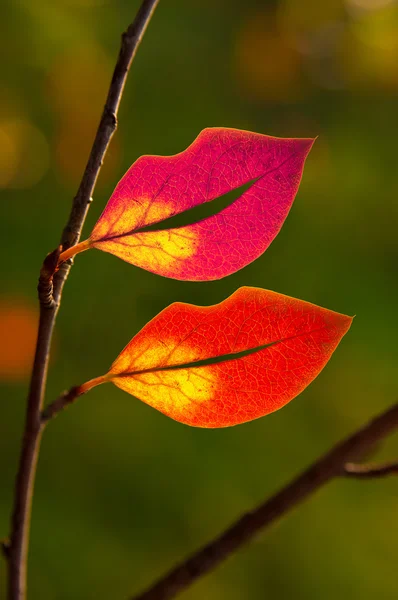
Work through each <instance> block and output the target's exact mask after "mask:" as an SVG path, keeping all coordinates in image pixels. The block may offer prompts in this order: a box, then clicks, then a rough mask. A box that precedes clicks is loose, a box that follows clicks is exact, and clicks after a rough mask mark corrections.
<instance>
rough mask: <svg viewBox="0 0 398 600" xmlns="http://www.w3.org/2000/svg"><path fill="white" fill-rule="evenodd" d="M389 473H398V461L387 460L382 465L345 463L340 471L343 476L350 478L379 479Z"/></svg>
mask: <svg viewBox="0 0 398 600" xmlns="http://www.w3.org/2000/svg"><path fill="white" fill-rule="evenodd" d="M389 475H398V462H388V463H384V464H382V465H359V464H356V463H347V464H346V465H345V466H344V471H343V473H342V476H343V477H350V478H351V479H380V478H381V477H388V476H389Z"/></svg>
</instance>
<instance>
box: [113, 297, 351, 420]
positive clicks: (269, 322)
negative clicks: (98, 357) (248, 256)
mask: <svg viewBox="0 0 398 600" xmlns="http://www.w3.org/2000/svg"><path fill="white" fill-rule="evenodd" d="M351 322H352V318H351V317H348V316H346V315H342V314H339V313H336V312H333V311H331V310H327V309H325V308H321V307H319V306H315V305H314V304H310V303H308V302H304V301H302V300H296V299H294V298H290V297H288V296H284V295H282V294H277V293H275V292H271V291H268V290H262V289H259V288H250V287H242V288H240V289H239V290H237V291H236V292H235V293H234V294H232V296H230V297H229V298H227V299H226V300H224V301H223V302H221V303H220V304H216V305H214V306H208V307H201V306H194V305H191V304H182V303H175V304H171V305H170V306H169V307H168V308H166V309H165V310H163V311H162V312H161V313H159V314H158V315H157V316H156V317H155V318H154V319H152V321H150V322H149V323H148V324H147V325H145V327H144V328H143V329H142V330H141V331H140V332H139V333H138V334H137V335H136V336H135V337H134V338H133V339H132V340H131V342H130V343H129V344H128V345H127V346H126V347H125V348H124V350H123V351H122V352H121V354H120V355H119V356H118V358H117V359H116V360H115V362H114V363H113V365H112V367H111V369H110V371H109V373H108V374H107V375H105V377H104V378H103V379H102V380H101V381H104V380H105V381H109V380H110V381H112V382H113V383H114V384H115V385H117V386H118V387H120V388H121V389H123V390H125V391H126V392H129V393H130V394H132V395H134V396H136V397H137V398H139V399H141V400H143V401H144V402H146V403H147V404H150V405H151V406H153V407H154V408H156V409H158V410H160V411H161V412H163V413H165V414H166V415H168V416H169V417H172V418H173V419H176V420H177V421H181V422H182V423H186V424H188V425H194V426H197V427H227V426H230V425H236V424H238V423H243V422H245V421H251V420H252V419H256V418H258V417H262V416H264V415H266V414H268V413H271V412H273V411H275V410H277V409H279V408H281V407H282V406H284V405H285V404H287V403H288V402H289V401H290V400H292V399H293V398H294V397H295V396H297V394H299V393H300V392H302V391H303V389H304V388H305V387H307V385H308V384H309V383H310V382H311V381H312V380H313V379H314V378H315V377H316V376H317V375H318V373H319V372H320V371H321V370H322V369H323V367H324V366H325V364H326V363H327V361H328V360H329V358H330V356H331V355H332V353H333V351H334V350H335V348H336V346H337V345H338V343H339V342H340V340H341V338H342V337H343V335H344V334H345V333H346V332H347V331H348V329H349V327H350V325H351ZM205 363H210V364H205Z"/></svg>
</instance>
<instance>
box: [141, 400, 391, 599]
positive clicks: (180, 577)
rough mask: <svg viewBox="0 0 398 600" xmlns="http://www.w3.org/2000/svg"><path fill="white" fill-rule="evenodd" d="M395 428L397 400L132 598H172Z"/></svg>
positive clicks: (340, 471) (336, 474)
mask: <svg viewBox="0 0 398 600" xmlns="http://www.w3.org/2000/svg"><path fill="white" fill-rule="evenodd" d="M397 428H398V404H395V405H394V406H392V407H391V408H390V409H388V410H387V411H386V412H384V413H382V414H381V415H379V416H378V417H376V418H375V419H373V420H372V421H370V423H368V424H367V425H365V426H364V427H362V428H361V429H359V430H358V431H357V432H355V433H354V434H353V435H351V436H350V437H348V438H346V439H345V440H343V441H342V442H340V443H338V444H337V445H336V446H334V447H333V448H332V449H331V450H330V451H329V452H327V453H326V454H325V455H324V456H322V457H321V458H320V459H318V460H317V461H316V462H315V463H313V464H312V466H310V467H309V468H308V469H307V470H306V471H304V472H303V473H302V474H301V475H299V476H298V477H297V478H296V479H294V480H293V481H292V482H291V483H289V484H288V485H286V486H285V487H284V488H282V489H281V490H280V491H279V492H278V493H277V494H275V495H274V496H272V497H271V498H269V499H268V500H266V501H265V502H264V503H263V504H261V505H260V506H259V507H257V508H255V509H254V510H252V511H251V512H249V513H247V514H245V515H243V517H241V518H240V519H239V520H238V521H236V522H235V523H234V524H233V525H232V526H231V527H229V528H228V529H226V530H225V531H224V532H223V533H222V534H221V535H220V536H218V537H217V538H215V539H214V540H213V541H211V542H210V543H209V544H207V545H206V546H204V547H203V548H201V549H199V550H198V551H197V552H195V553H194V554H193V555H192V556H190V557H189V558H188V559H187V560H185V561H184V562H182V563H181V564H179V565H178V566H177V567H175V568H174V569H172V570H171V571H170V572H169V573H168V574H166V575H165V576H164V577H163V578H162V579H160V580H159V581H158V582H156V583H155V584H154V585H153V586H151V587H150V588H148V589H147V590H146V591H144V592H143V593H141V594H138V595H137V596H134V598H132V600H170V598H174V597H175V596H177V595H178V594H179V593H180V592H182V591H183V590H184V589H186V588H187V587H189V586H190V585H192V584H193V583H194V582H195V581H196V580H197V579H199V578H200V577H202V576H203V575H205V574H206V573H208V572H209V571H211V570H212V569H214V568H215V567H217V565H219V564H220V563H221V562H223V561H224V560H226V559H227V558H228V557H229V556H231V554H232V553H233V552H235V551H236V550H238V549H239V548H241V547H242V546H243V545H244V544H245V543H247V542H249V541H250V540H251V539H252V538H253V537H254V536H255V535H256V534H257V533H259V531H261V530H263V529H265V528H266V527H268V526H269V525H271V524H272V523H274V522H275V521H277V520H278V519H280V518H281V517H282V516H283V515H285V514H286V513H288V512H289V511H290V510H292V509H293V508H295V507H296V506H297V505H298V504H300V503H301V502H303V501H304V500H306V499H307V498H308V497H309V496H310V495H311V494H313V493H314V492H315V491H316V490H318V489H319V488H321V487H322V486H323V485H325V484H326V483H327V482H328V481H330V480H331V479H333V478H335V477H338V476H339V475H341V473H342V470H343V469H344V465H346V464H347V461H349V460H353V459H354V460H355V459H357V458H358V457H359V456H361V455H362V454H363V452H365V451H366V450H367V449H369V448H370V447H372V446H373V444H374V443H375V442H377V441H379V440H381V439H383V438H384V437H386V436H387V435H388V434H390V433H392V432H393V431H394V430H395V429H397Z"/></svg>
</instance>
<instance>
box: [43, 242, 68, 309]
mask: <svg viewBox="0 0 398 600" xmlns="http://www.w3.org/2000/svg"><path fill="white" fill-rule="evenodd" d="M61 251H62V246H58V247H57V248H56V249H55V250H53V251H52V252H50V254H48V255H47V256H46V258H45V259H44V262H43V265H42V267H41V269H40V276H39V282H38V285H37V292H38V296H39V302H40V306H41V307H42V308H45V309H54V308H56V306H57V304H56V302H55V300H54V294H53V277H54V274H55V272H56V270H57V265H58V259H59V256H60V254H61Z"/></svg>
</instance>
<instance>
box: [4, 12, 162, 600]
mask: <svg viewBox="0 0 398 600" xmlns="http://www.w3.org/2000/svg"><path fill="white" fill-rule="evenodd" d="M158 2H159V0H143V2H142V4H141V7H140V9H139V11H138V13H137V16H136V18H135V20H134V22H133V23H132V24H131V25H130V26H129V28H128V29H127V31H126V32H125V33H124V34H123V36H122V43H121V48H120V52H119V56H118V59H117V62H116V66H115V70H114V72H113V76H112V80H111V83H110V87H109V92H108V97H107V99H106V103H105V108H104V111H103V113H102V117H101V121H100V124H99V127H98V130H97V134H96V137H95V140H94V143H93V147H92V149H91V153H90V156H89V159H88V163H87V166H86V169H85V171H84V174H83V178H82V181H81V183H80V186H79V189H78V192H77V194H76V197H75V198H74V200H73V204H72V211H71V213H70V216H69V219H68V222H67V225H66V227H65V229H64V231H63V234H62V237H61V246H62V248H63V249H66V248H69V247H70V246H72V245H73V244H76V243H77V242H78V241H79V239H80V235H81V230H82V228H83V224H84V221H85V218H86V215H87V211H88V208H89V205H90V202H91V198H92V195H93V192H94V188H95V184H96V181H97V178H98V174H99V172H100V169H101V166H102V162H103V159H104V156H105V153H106V151H107V148H108V146H109V142H110V140H111V138H112V136H113V133H114V132H115V130H116V126H117V112H118V108H119V103H120V99H121V97H122V93H123V89H124V85H125V82H126V78H127V75H128V71H129V68H130V65H131V62H132V60H133V58H134V56H135V53H136V50H137V48H138V46H139V43H140V41H141V39H142V37H143V35H144V33H145V30H146V28H147V25H148V23H149V21H150V19H151V16H152V14H153V12H154V10H155V8H156V6H157V4H158ZM59 250H60V249H57V250H55V251H54V252H53V253H51V254H50V255H49V257H47V259H46V260H45V261H44V264H43V267H42V270H41V273H40V279H39V286H38V292H39V301H40V319H39V331H38V336H37V342H36V352H35V359H34V365H33V370H32V377H31V382H30V388H29V394H28V399H27V412H26V420H25V428H24V434H23V441H22V449H21V456H20V461H19V467H18V473H17V478H16V483H15V495H14V506H13V515H12V521H11V535H10V543H9V545H8V546H7V558H8V600H25V598H26V570H27V567H26V563H27V553H28V544H29V530H30V515H31V506H32V495H33V488H34V480H35V474H36V464H37V459H38V453H39V447H40V441H41V435H42V432H43V428H44V424H43V422H42V421H41V410H42V406H43V400H44V393H45V387H46V381H47V367H48V358H49V354H50V348H51V340H52V334H53V329H54V324H55V319H56V316H57V312H58V309H59V304H60V300H61V294H62V289H63V286H64V284H65V281H66V279H67V276H68V273H69V270H70V267H71V264H72V262H71V261H67V262H65V263H63V265H62V266H61V267H60V269H59V271H58V272H57V273H56V274H55V275H54V272H55V268H56V262H57V261H56V258H57V256H58V255H59Z"/></svg>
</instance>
